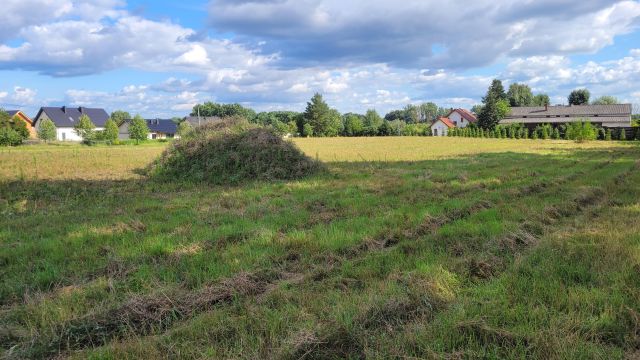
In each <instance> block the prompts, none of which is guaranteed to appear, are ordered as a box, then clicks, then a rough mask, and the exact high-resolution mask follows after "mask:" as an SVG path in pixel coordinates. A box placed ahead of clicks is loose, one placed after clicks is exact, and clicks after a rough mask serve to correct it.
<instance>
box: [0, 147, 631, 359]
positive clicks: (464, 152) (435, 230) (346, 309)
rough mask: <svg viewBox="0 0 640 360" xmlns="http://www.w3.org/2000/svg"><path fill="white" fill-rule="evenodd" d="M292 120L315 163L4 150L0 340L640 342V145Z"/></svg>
mask: <svg viewBox="0 0 640 360" xmlns="http://www.w3.org/2000/svg"><path fill="white" fill-rule="evenodd" d="M295 141H296V143H297V144H298V145H299V146H300V147H301V149H303V150H304V151H305V152H306V153H307V154H309V155H310V156H313V157H318V158H320V159H321V160H324V161H326V162H327V164H328V167H329V171H328V172H327V173H326V174H321V175H317V176H315V177H313V178H309V179H305V180H300V181H290V182H275V183H264V182H252V183H248V184H244V185H241V186H234V187H220V186H216V187H213V186H208V185H204V184H190V183H159V182H155V181H151V180H148V179H145V178H144V177H143V176H142V175H140V172H139V171H138V169H140V168H142V167H144V166H145V165H146V164H148V163H149V162H150V161H152V160H153V159H154V158H155V157H156V156H158V155H159V154H160V152H161V151H162V150H163V148H164V145H161V144H157V145H144V146H116V147H82V146H79V145H74V146H62V145H59V146H58V145H52V146H33V147H23V148H14V149H0V213H1V214H2V216H1V217H0V277H1V278H2V282H1V283H0V306H1V308H0V357H3V358H9V359H13V358H15V359H18V358H52V357H56V358H77V359H85V358H94V359H120V358H141V359H149V358H229V359H238V358H242V359H245V358H246V359H256V358H266V359H302V358H303V359H326V358H337V359H338V358H352V359H361V358H450V359H457V358H539V359H549V358H555V359H565V358H601V359H615V358H619V359H623V358H638V357H640V221H638V220H637V219H638V218H640V201H639V199H640V162H639V160H638V159H640V146H638V145H637V144H634V143H633V142H628V143H618V142H592V143H585V144H575V143H572V142H566V141H542V140H540V141H534V140H496V139H467V138H440V139H438V138H358V139H345V138H332V139H296V140H295Z"/></svg>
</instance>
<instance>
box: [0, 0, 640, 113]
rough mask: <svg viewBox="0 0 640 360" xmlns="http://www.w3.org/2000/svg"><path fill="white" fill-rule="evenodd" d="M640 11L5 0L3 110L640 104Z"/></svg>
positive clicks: (590, 1)
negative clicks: (579, 92)
mask: <svg viewBox="0 0 640 360" xmlns="http://www.w3.org/2000/svg"><path fill="white" fill-rule="evenodd" d="M639 27H640V2H639V1H630V0H629V1H599V0H581V1H577V0H519V1H515V0H513V1H512V0H509V1H502V0H477V1H474V2H472V3H469V2H468V1H463V0H452V1H447V2H442V1H435V0H406V1H403V2H401V3H398V2H397V1H392V0H377V1H370V0H351V1H348V2H345V1H338V0H260V1H257V0H251V1H248V0H213V1H195V0H187V1H184V0H183V1H180V2H174V1H150V0H136V1H126V0H95V1H76V0H5V1H4V2H3V12H2V13H1V14H0V107H4V108H7V109H13V108H20V109H23V110H25V111H26V112H27V113H29V114H35V112H36V111H37V109H38V108H39V107H40V106H55V105H69V106H93V107H104V108H106V109H107V110H108V111H113V110H116V109H124V110H127V111H129V112H131V113H140V114H141V115H143V116H147V117H169V116H183V115H186V114H187V113H189V111H190V109H191V107H192V106H193V105H194V104H195V103H198V102H202V101H208V100H210V101H218V102H240V103H242V104H244V105H247V106H251V107H253V108H255V109H256V110H282V109H290V110H303V109H304V106H305V104H306V101H307V100H308V99H309V98H310V97H311V96H312V95H313V93H314V92H320V93H322V94H323V95H325V98H326V99H327V100H328V102H329V103H330V105H331V106H333V107H335V108H337V109H339V110H340V111H342V112H347V111H355V112H364V111H366V110H367V109H370V108H374V109H376V110H378V111H379V112H381V113H385V112H387V111H389V110H391V109H396V108H401V107H403V106H405V105H407V104H409V103H420V102H424V101H433V102H436V103H438V104H440V105H441V106H452V107H467V108H469V107H471V106H472V105H474V104H476V103H479V102H480V99H481V97H482V95H483V94H484V92H485V91H486V88H487V86H488V85H489V83H490V82H491V79H493V78H500V79H502V80H503V81H504V82H505V84H506V85H507V86H508V84H510V83H513V82H523V83H527V84H529V85H530V86H531V87H532V89H533V90H534V92H544V93H547V94H549V95H550V96H551V99H552V102H553V103H558V104H560V103H564V102H566V97H567V95H568V93H569V92H570V91H571V90H572V89H575V88H581V87H586V88H588V89H589V90H590V91H591V93H592V96H594V97H597V96H602V95H613V96H616V97H618V98H619V99H620V100H621V101H624V102H630V103H636V104H637V103H640V86H639V85H638V84H640V29H639Z"/></svg>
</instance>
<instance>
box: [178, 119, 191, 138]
mask: <svg viewBox="0 0 640 360" xmlns="http://www.w3.org/2000/svg"><path fill="white" fill-rule="evenodd" d="M192 133H193V126H192V125H191V123H190V122H188V121H183V122H181V123H180V124H178V130H177V134H178V136H180V137H188V136H189V135H191V134H192Z"/></svg>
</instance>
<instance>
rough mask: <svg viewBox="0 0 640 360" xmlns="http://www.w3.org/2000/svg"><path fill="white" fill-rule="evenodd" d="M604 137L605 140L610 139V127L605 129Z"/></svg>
mask: <svg viewBox="0 0 640 360" xmlns="http://www.w3.org/2000/svg"><path fill="white" fill-rule="evenodd" d="M604 139H605V140H606V141H611V129H607V130H606V131H605V133H604Z"/></svg>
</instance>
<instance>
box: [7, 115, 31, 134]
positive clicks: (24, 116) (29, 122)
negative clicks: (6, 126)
mask: <svg viewBox="0 0 640 360" xmlns="http://www.w3.org/2000/svg"><path fill="white" fill-rule="evenodd" d="M7 113H8V114H9V116H11V118H12V119H13V118H14V117H15V116H17V117H19V118H20V119H22V120H24V122H25V123H27V129H29V134H30V136H29V137H30V138H32V139H35V138H36V136H37V134H36V129H35V128H34V126H33V120H32V119H31V118H30V117H28V116H27V115H26V114H25V113H23V112H22V111H21V110H7Z"/></svg>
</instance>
